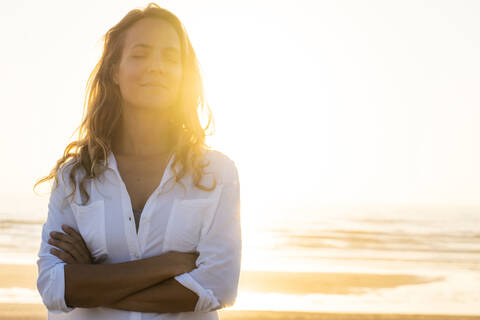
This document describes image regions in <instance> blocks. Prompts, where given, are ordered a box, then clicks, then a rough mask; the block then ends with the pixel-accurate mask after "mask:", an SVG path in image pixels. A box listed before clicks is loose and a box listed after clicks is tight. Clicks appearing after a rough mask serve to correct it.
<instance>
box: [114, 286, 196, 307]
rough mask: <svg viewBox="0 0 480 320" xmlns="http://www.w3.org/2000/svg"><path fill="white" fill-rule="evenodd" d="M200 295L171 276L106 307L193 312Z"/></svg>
mask: <svg viewBox="0 0 480 320" xmlns="http://www.w3.org/2000/svg"><path fill="white" fill-rule="evenodd" d="M197 301H198V295H197V294H196V293H195V292H193V291H191V290H190V289H187V288H185V287H184V286H183V285H181V284H180V283H179V282H178V281H177V280H175V279H173V278H170V279H167V280H165V281H163V282H161V283H157V284H155V285H153V286H151V287H148V288H146V289H143V290H140V291H138V292H135V293H134V294H132V295H130V296H128V297H125V298H123V299H121V300H119V301H117V302H114V303H111V304H107V305H104V307H107V308H112V309H120V310H128V311H137V312H155V313H167V312H168V313H174V312H193V311H194V309H195V305H196V304H197Z"/></svg>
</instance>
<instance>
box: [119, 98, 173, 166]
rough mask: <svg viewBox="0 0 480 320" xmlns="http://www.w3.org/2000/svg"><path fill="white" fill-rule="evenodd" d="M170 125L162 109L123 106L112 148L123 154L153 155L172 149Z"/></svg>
mask: <svg viewBox="0 0 480 320" xmlns="http://www.w3.org/2000/svg"><path fill="white" fill-rule="evenodd" d="M172 133H173V131H172V127H171V124H170V122H169V121H168V117H167V115H166V114H165V112H163V111H162V110H158V109H147V108H134V107H129V106H126V105H125V106H123V116H122V119H121V121H120V125H119V127H118V128H117V131H116V132H115V134H114V139H113V141H112V149H113V151H114V152H115V153H116V154H118V155H124V156H140V157H142V156H155V155H161V154H166V153H168V152H170V151H171V149H172V146H173V145H172V141H173V135H172Z"/></svg>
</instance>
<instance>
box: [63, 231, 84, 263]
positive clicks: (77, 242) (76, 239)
mask: <svg viewBox="0 0 480 320" xmlns="http://www.w3.org/2000/svg"><path fill="white" fill-rule="evenodd" d="M62 230H64V231H65V232H66V233H67V234H68V235H69V236H70V237H72V238H73V242H72V244H73V245H74V246H75V247H76V248H77V251H78V252H79V253H80V255H81V256H82V258H83V259H84V260H85V259H86V260H87V261H88V260H89V259H91V255H90V250H88V248H87V245H86V244H85V241H84V240H83V238H82V236H81V235H80V233H78V232H77V230H75V229H73V228H72V227H70V226H69V225H66V224H64V225H62Z"/></svg>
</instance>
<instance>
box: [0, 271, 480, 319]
mask: <svg viewBox="0 0 480 320" xmlns="http://www.w3.org/2000/svg"><path fill="white" fill-rule="evenodd" d="M36 278H37V267H36V265H2V264H0V287H2V288H8V287H22V288H28V289H33V290H36ZM438 280H441V279H438V278H424V277H417V276H414V275H405V274H398V275H378V274H356V273H294V272H267V273H265V272H252V271H247V272H242V274H241V277H240V290H244V291H256V292H283V293H289V294H307V293H325V294H352V293H353V294H355V293H361V292H363V291H364V290H368V289H372V288H386V287H389V288H390V287H396V286H401V285H407V284H416V283H425V282H430V281H438ZM219 313H220V317H221V319H225V320H237V319H238V320H240V319H242V320H253V319H265V320H274V319H275V320H277V319H278V320H280V319H282V320H284V319H285V320H286V319H288V320H293V319H300V320H302V319H308V320H313V319H316V320H317V319H318V320H322V319H325V320H326V319H345V320H354V319H358V320H380V319H381V320H383V319H385V320H396V319H399V320H400V319H402V320H420V319H421V320H436V319H446V320H453V319H455V320H467V319H469V320H471V319H478V320H480V316H478V317H473V316H444V315H395V314H351V313H323V312H322V313H320V312H319V313H312V312H280V311H234V310H220V311H219ZM46 315H47V310H46V308H45V307H44V306H43V305H42V304H11V303H0V320H3V319H46Z"/></svg>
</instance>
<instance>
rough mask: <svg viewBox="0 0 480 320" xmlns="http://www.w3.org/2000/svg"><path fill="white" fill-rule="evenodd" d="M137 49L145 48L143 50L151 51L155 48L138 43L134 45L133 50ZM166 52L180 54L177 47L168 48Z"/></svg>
mask: <svg viewBox="0 0 480 320" xmlns="http://www.w3.org/2000/svg"><path fill="white" fill-rule="evenodd" d="M137 47H143V48H147V49H151V48H153V46H151V45H149V44H146V43H137V44H136V45H134V46H133V47H132V50H133V49H135V48H137ZM165 50H169V51H175V53H179V50H178V49H177V48H175V47H166V48H165Z"/></svg>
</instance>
